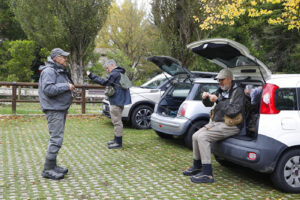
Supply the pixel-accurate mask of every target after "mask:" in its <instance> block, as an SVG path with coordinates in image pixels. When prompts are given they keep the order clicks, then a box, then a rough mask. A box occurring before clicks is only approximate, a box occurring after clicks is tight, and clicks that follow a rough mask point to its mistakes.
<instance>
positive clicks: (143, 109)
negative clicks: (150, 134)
mask: <svg viewBox="0 0 300 200" xmlns="http://www.w3.org/2000/svg"><path fill="white" fill-rule="evenodd" d="M152 113H153V108H152V107H150V106H147V105H140V106H138V107H136V108H135V109H134V110H133V112H132V115H131V124H132V126H133V127H134V128H136V129H149V128H150V127H151V126H150V117H151V115H152Z"/></svg>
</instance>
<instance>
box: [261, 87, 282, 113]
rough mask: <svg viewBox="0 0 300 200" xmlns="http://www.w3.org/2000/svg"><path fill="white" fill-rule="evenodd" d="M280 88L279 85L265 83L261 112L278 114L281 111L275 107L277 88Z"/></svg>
mask: <svg viewBox="0 0 300 200" xmlns="http://www.w3.org/2000/svg"><path fill="white" fill-rule="evenodd" d="M278 88H279V87H278V86H277V85H273V84H269V83H267V84H266V85H265V87H264V90H263V93H262V96H261V103H260V113H261V114H277V113H279V112H280V111H279V110H277V109H276V107H275V90H277V89H278Z"/></svg>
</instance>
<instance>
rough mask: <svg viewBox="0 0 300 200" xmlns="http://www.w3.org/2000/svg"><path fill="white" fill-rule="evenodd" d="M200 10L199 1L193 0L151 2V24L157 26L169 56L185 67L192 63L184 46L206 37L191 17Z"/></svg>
mask: <svg viewBox="0 0 300 200" xmlns="http://www.w3.org/2000/svg"><path fill="white" fill-rule="evenodd" d="M201 8H202V3H201V2H200V1H194V0H176V1H165V0H153V3H152V14H153V22H154V24H155V25H156V26H158V28H159V30H160V32H161V34H162V36H163V38H164V39H165V40H166V41H167V44H168V46H169V48H170V51H171V53H170V54H171V56H172V57H174V58H177V59H179V60H180V61H181V62H182V63H183V64H184V65H185V66H187V65H189V64H190V63H192V61H193V57H192V55H190V54H189V52H188V51H187V49H186V45H187V44H189V43H190V42H194V41H195V40H199V39H202V38H205V37H207V32H206V31H201V29H200V28H199V27H198V24H197V23H195V21H194V18H193V16H194V15H196V14H198V13H199V10H201Z"/></svg>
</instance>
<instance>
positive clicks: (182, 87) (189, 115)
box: [148, 56, 218, 148]
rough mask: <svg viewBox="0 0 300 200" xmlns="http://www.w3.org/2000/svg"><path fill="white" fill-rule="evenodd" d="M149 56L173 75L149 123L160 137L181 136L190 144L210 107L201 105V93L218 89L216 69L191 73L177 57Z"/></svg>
mask: <svg viewBox="0 0 300 200" xmlns="http://www.w3.org/2000/svg"><path fill="white" fill-rule="evenodd" d="M148 60H149V61H151V62H153V63H155V64H156V65H157V66H158V67H159V68H161V69H162V70H163V71H165V72H167V73H169V74H171V75H172V76H173V77H175V78H174V79H173V80H172V82H171V84H170V86H169V88H168V89H167V90H166V91H165V93H164V94H163V96H162V97H161V99H160V101H159V102H158V103H156V105H155V109H154V112H153V114H152V115H151V127H152V129H154V130H155V131H156V133H157V134H158V135H159V136H160V137H163V138H170V137H172V136H184V140H185V144H186V146H187V147H189V148H192V136H193V134H194V132H195V131H197V130H198V129H199V128H201V127H202V126H204V125H205V124H207V122H208V120H209V112H210V110H211V108H210V107H205V106H204V105H203V103H202V99H201V98H202V96H201V95H202V93H203V92H210V93H211V92H214V91H216V90H217V89H218V83H217V81H216V80H214V77H215V76H216V73H210V72H202V74H201V75H200V74H198V75H197V76H195V75H192V73H191V72H189V71H188V70H187V69H186V68H184V67H183V66H182V65H181V63H180V62H179V61H177V60H176V59H173V58H170V57H166V56H154V57H150V58H148Z"/></svg>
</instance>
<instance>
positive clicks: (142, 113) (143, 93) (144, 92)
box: [102, 73, 172, 129]
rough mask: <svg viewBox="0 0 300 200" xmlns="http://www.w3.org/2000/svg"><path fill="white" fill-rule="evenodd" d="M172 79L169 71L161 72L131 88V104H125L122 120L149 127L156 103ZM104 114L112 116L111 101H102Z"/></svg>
mask: <svg viewBox="0 0 300 200" xmlns="http://www.w3.org/2000/svg"><path fill="white" fill-rule="evenodd" d="M170 79H172V76H170V75H169V74H167V73H161V74H158V75H156V76H155V77H153V78H152V79H151V80H149V81H147V82H146V83H144V84H143V85H142V86H141V87H132V88H130V95H131V102H132V103H131V104H129V105H125V106H124V110H123V112H122V120H123V121H125V122H129V123H130V124H131V125H132V126H133V127H134V128H137V129H149V128H150V116H151V114H152V113H153V109H154V106H155V103H156V102H158V100H159V99H160V97H161V96H162V94H163V93H164V91H165V90H166V88H167V87H168V85H169V80H170ZM102 114H103V115H105V116H106V117H109V118H110V113H109V101H108V100H107V99H104V100H103V102H102Z"/></svg>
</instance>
